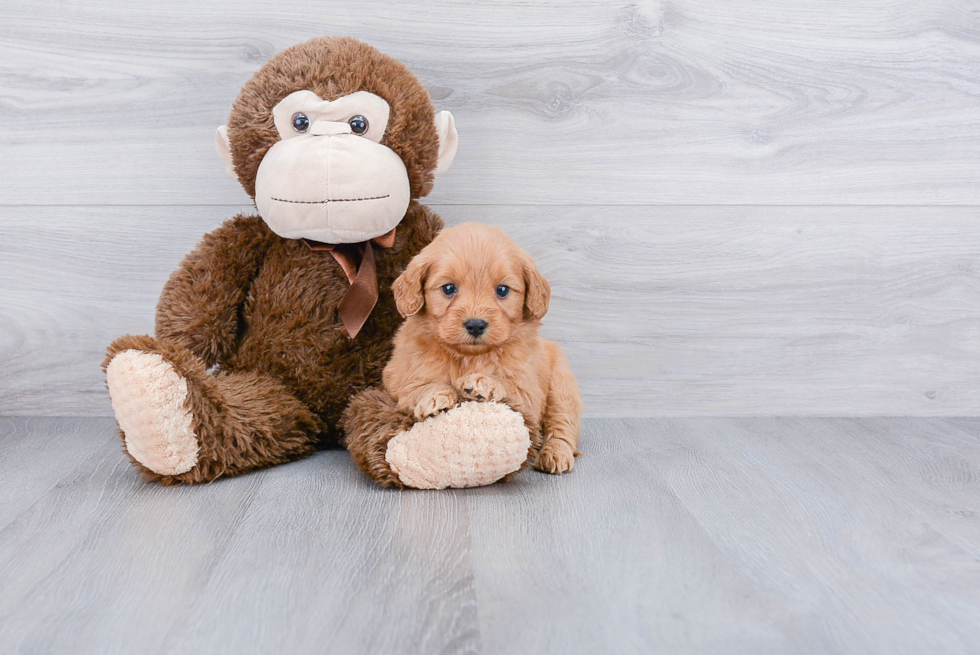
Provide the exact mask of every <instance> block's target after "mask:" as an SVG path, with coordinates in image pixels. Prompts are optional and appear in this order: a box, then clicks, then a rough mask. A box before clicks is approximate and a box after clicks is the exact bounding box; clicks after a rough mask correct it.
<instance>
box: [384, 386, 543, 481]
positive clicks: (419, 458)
mask: <svg viewBox="0 0 980 655" xmlns="http://www.w3.org/2000/svg"><path fill="white" fill-rule="evenodd" d="M530 447H531V436H530V434H529V433H528V431H527V426H525V425H524V417H523V416H521V415H520V414H519V413H517V412H515V411H514V410H512V409H510V408H509V407H507V406H506V405H503V404H500V403H493V402H491V403H478V402H466V403H463V404H461V405H460V406H459V407H455V408H453V409H451V410H449V411H448V412H443V413H442V414H438V415H436V416H433V417H430V418H428V419H426V420H425V421H422V422H421V423H416V424H415V425H413V426H412V428H411V429H410V430H407V431H405V432H400V433H399V434H396V435H395V436H394V437H393V438H392V439H391V441H389V442H388V450H387V452H386V453H385V460H386V461H387V462H388V465H389V466H390V467H391V469H392V471H394V472H395V474H397V475H398V478H399V479H400V480H401V481H402V483H403V484H404V485H406V486H408V487H414V488H416V489H445V488H446V487H454V488H463V487H479V486H482V485H485V484H491V483H493V482H496V481H497V480H499V479H501V478H502V477H504V476H505V475H507V474H508V473H513V472H514V471H517V470H518V469H520V468H521V466H522V465H523V464H524V462H525V460H527V452H528V449H529V448H530Z"/></svg>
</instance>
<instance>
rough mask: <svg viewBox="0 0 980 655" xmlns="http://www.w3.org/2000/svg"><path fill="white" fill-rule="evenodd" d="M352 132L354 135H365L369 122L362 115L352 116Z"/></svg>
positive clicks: (350, 122) (350, 121)
mask: <svg viewBox="0 0 980 655" xmlns="http://www.w3.org/2000/svg"><path fill="white" fill-rule="evenodd" d="M347 122H348V123H349V124H350V131H351V132H353V133H354V134H364V133H365V132H367V131H368V120H367V119H366V118H364V117H363V116H361V115H357V116H352V117H351V119H350V120H349V121H347Z"/></svg>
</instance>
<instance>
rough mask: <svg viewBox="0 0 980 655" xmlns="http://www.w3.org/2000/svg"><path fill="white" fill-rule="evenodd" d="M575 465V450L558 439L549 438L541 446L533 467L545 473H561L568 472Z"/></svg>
mask: <svg viewBox="0 0 980 655" xmlns="http://www.w3.org/2000/svg"><path fill="white" fill-rule="evenodd" d="M574 466H575V451H573V450H572V447H571V446H569V445H568V444H567V443H565V442H564V441H561V440H560V439H549V440H548V441H546V442H545V444H544V445H543V446H541V450H540V451H539V452H538V457H537V459H535V460H534V468H536V469H538V470H539V471H544V472H545V473H553V474H555V475H561V474H562V473H568V472H569V471H571V470H572V467H574Z"/></svg>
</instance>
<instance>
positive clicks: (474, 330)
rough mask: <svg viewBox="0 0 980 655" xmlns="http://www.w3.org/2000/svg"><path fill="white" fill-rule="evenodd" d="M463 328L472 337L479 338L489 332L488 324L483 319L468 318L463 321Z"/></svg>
mask: <svg viewBox="0 0 980 655" xmlns="http://www.w3.org/2000/svg"><path fill="white" fill-rule="evenodd" d="M463 327H464V328H466V331H467V332H469V333H470V336H471V337H479V336H481V335H482V334H483V333H484V332H486V331H487V322H486V321H484V320H483V319H482V318H468V319H466V320H465V321H463Z"/></svg>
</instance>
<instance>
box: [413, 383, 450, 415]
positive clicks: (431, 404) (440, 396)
mask: <svg viewBox="0 0 980 655" xmlns="http://www.w3.org/2000/svg"><path fill="white" fill-rule="evenodd" d="M455 405H456V394H455V393H454V392H453V390H452V389H451V388H449V387H441V388H438V389H433V390H432V391H429V392H427V393H425V394H423V395H422V398H421V399H420V400H419V401H418V402H417V403H416V404H415V409H414V413H415V418H416V419H418V420H419V421H422V420H425V419H427V418H429V417H430V416H435V415H436V414H438V413H439V412H444V411H446V410H447V409H452V408H453V407H455Z"/></svg>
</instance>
